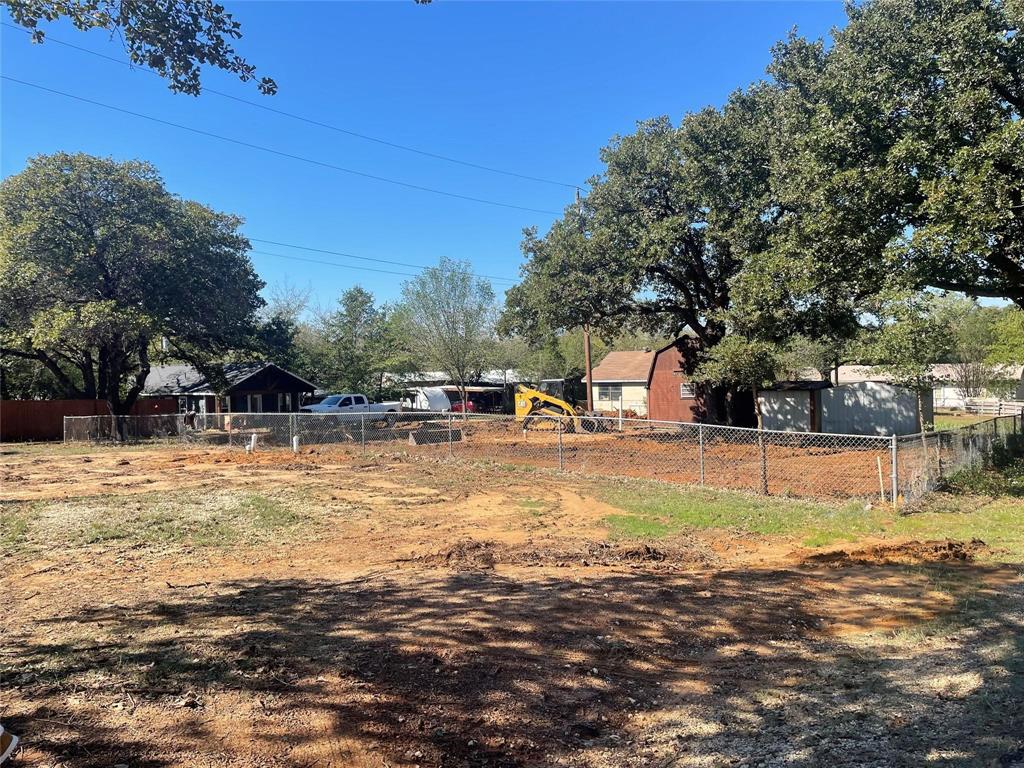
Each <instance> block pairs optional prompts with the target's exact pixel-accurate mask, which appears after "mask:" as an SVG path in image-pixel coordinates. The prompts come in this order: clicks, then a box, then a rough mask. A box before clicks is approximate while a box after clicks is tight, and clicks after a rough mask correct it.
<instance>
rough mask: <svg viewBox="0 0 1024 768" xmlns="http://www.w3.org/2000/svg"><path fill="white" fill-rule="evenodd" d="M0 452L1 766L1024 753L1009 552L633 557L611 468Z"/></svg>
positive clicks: (729, 545) (713, 538)
mask: <svg viewBox="0 0 1024 768" xmlns="http://www.w3.org/2000/svg"><path fill="white" fill-rule="evenodd" d="M0 450H2V452H3V455H0V504H2V507H0V515H2V516H3V518H2V522H3V526H2V527H0V557H2V559H0V567H2V573H0V591H2V594H3V595H4V610H3V611H2V612H0V630H2V633H3V643H2V645H0V679H2V689H0V718H2V720H3V722H4V724H5V726H6V727H7V728H9V729H10V730H12V731H14V732H16V733H19V734H21V735H22V736H23V737H24V744H25V746H24V749H23V750H22V751H21V752H20V754H19V755H18V757H17V763H16V764H17V765H33V766H37V765H38V766H56V765H64V766H69V767H70V766H118V765H123V766H131V767H132V768H135V767H136V766H137V767H139V768H145V767H148V766H172V765H173V766H271V765H281V766H357V767H359V766H414V765H420V766H423V768H427V766H508V767H510V768H511V767H512V766H595V767H598V768H612V767H614V766H653V767H655V768H669V766H734V765H735V766H751V767H752V766H764V767H765V768H768V767H772V768H774V767H775V766H779V767H781V766H804V767H807V768H810V767H811V766H919V765H935V766H1015V765H1019V764H1024V741H1022V739H1024V736H1022V734H1024V704H1022V702H1024V587H1022V566H1021V565H1020V563H1019V562H1017V561H1016V559H1015V557H1013V556H1006V555H1005V553H1004V554H1002V555H1001V554H1000V553H999V552H998V551H997V550H995V549H993V548H992V547H990V546H989V545H988V544H986V543H984V542H981V541H972V538H971V537H964V538H963V539H962V540H957V541H949V540H946V539H944V538H940V537H934V538H932V537H928V536H923V535H918V536H916V537H915V538H914V539H913V540H911V539H909V538H907V537H899V536H893V535H888V534H886V533H884V532H882V533H879V532H877V531H875V532H871V533H870V535H857V536H851V537H850V538H851V539H855V540H851V541H845V542H842V543H839V544H831V545H829V546H827V547H819V548H814V549H812V548H809V547H807V546H804V545H803V544H802V543H801V538H800V537H799V536H794V535H790V534H779V535H765V534H752V533H751V532H750V531H749V530H743V529H740V528H737V527H736V526H734V525H730V526H727V527H713V526H710V527H704V528H692V527H691V528H686V529H680V530H675V529H673V531H672V533H671V534H670V535H665V536H661V537H659V538H656V539H643V540H641V539H635V538H623V537H622V535H621V532H619V533H617V531H621V529H620V528H616V527H614V526H613V525H612V524H611V523H610V521H613V520H615V519H616V517H617V516H621V514H622V513H623V510H622V509H620V507H619V506H617V505H616V504H617V503H612V501H609V499H614V498H620V497H621V496H622V495H623V494H624V493H625V494H634V495H638V496H642V495H643V494H647V493H653V492H654V491H652V490H651V487H650V486H647V485H643V484H637V485H635V486H631V485H629V484H628V481H625V482H626V484H625V485H624V484H623V481H618V484H617V485H616V487H615V489H614V493H613V494H610V493H606V492H604V490H603V489H602V486H601V485H600V483H597V482H595V481H592V480H587V479H584V478H579V477H571V476H565V475H557V474H554V473H550V472H548V471H546V470H529V469H526V468H521V469H516V468H511V469H510V468H509V467H507V466H504V467H501V466H494V465H483V464H480V465H474V464H469V463H457V464H445V463H439V462H434V461H425V460H424V461H419V460H416V459H415V458H408V457H407V458H389V459H386V460H384V459H365V460H364V459H358V458H351V457H348V456H346V455H344V454H342V453H334V454H331V453H316V452H309V453H305V454H300V455H298V456H295V455H292V454H290V453H284V452H265V453H257V454H255V455H252V456H249V455H246V454H244V453H241V452H237V451H236V452H229V451H227V450H214V449H191V450H189V449H181V450H179V449H169V448H166V447H164V448H135V449H122V450H115V449H95V448H93V449H80V450H68V449H64V448H60V447H53V448H48V447H35V448H29V449H26V448H13V447H10V446H6V447H4V448H2V449H0ZM740 501H742V503H744V504H746V503H749V502H747V501H744V500H742V499H741V500H740ZM723 503H726V502H723ZM729 503H731V502H729ZM737 503H739V502H737ZM802 514H809V513H808V512H807V511H806V510H804V511H803V512H802ZM815 514H821V515H822V516H824V517H826V518H827V517H829V516H830V515H832V514H833V512H832V511H830V510H829V509H828V508H825V507H822V508H821V510H820V512H815ZM835 514H838V512H837V513H835ZM1000 514H1002V513H1000ZM1011 514H1012V512H1011Z"/></svg>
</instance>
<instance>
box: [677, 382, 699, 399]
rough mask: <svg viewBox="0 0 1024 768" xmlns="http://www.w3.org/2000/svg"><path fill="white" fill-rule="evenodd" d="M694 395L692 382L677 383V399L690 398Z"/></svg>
mask: <svg viewBox="0 0 1024 768" xmlns="http://www.w3.org/2000/svg"><path fill="white" fill-rule="evenodd" d="M693 397H695V395H694V392H693V384H689V383H684V384H680V385H679V399H680V400H690V399H692V398H693Z"/></svg>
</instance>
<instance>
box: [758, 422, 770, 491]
mask: <svg viewBox="0 0 1024 768" xmlns="http://www.w3.org/2000/svg"><path fill="white" fill-rule="evenodd" d="M757 452H758V455H759V459H760V461H761V493H762V494H763V495H765V496H767V495H768V450H767V448H766V447H765V444H764V430H762V429H761V428H760V427H758V429H757Z"/></svg>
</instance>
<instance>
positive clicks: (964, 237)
mask: <svg viewBox="0 0 1024 768" xmlns="http://www.w3.org/2000/svg"><path fill="white" fill-rule="evenodd" d="M1022 9H1024V6H1022V5H1021V4H1020V2H1017V1H1016V0H1006V2H1001V1H999V0H977V1H972V2H962V0H893V1H885V2H882V1H881V0H868V1H867V2H864V3H860V4H850V5H849V6H848V13H849V23H848V25H847V26H846V27H845V28H843V29H841V30H838V31H837V32H835V33H834V38H833V40H832V41H831V43H830V44H829V45H826V44H825V42H823V41H809V40H806V39H804V38H801V37H799V36H797V35H796V34H794V35H792V36H791V37H790V38H789V39H787V40H786V41H784V42H782V43H780V44H779V45H778V46H776V48H775V49H774V51H773V55H772V63H771V65H770V67H769V72H768V74H769V77H768V78H767V79H766V80H765V81H763V82H760V83H756V84H754V85H752V86H750V87H748V88H746V89H744V90H738V91H736V92H734V93H733V94H732V95H731V96H730V97H729V99H728V100H727V102H726V103H725V105H724V106H723V107H721V108H720V109H713V108H708V109H705V110H702V111H700V112H697V113H694V114H689V115H687V116H685V117H684V118H683V119H682V120H681V121H680V123H679V124H678V126H673V124H672V123H671V122H670V121H669V120H668V118H664V117H662V118H657V119H654V120H646V121H642V122H640V123H639V124H638V128H637V131H636V133H634V134H632V135H630V136H625V137H615V138H614V139H613V140H612V142H611V144H610V145H609V146H608V147H607V148H605V149H604V150H603V151H602V153H601V159H602V161H603V162H604V164H605V170H604V172H603V173H602V174H601V175H599V176H597V177H595V178H594V179H592V180H591V189H590V192H589V193H588V194H587V195H586V196H585V197H584V199H582V200H581V201H579V202H578V203H577V204H574V205H573V206H570V207H569V208H567V209H566V212H565V215H564V216H563V217H562V218H561V219H559V220H558V221H556V222H555V223H554V224H553V226H552V227H551V229H550V230H549V231H548V232H547V233H546V234H543V235H541V234H539V233H538V231H537V230H535V229H531V230H527V231H526V233H525V237H524V239H523V251H524V253H525V255H526V256H527V263H526V264H525V266H524V268H523V272H522V276H523V277H522V281H521V283H520V284H519V285H517V286H516V287H515V288H513V289H512V290H511V291H510V292H509V294H508V300H507V302H506V307H507V309H506V313H505V316H504V318H503V321H502V329H503V330H504V331H506V332H519V333H524V334H527V335H529V336H531V337H532V336H543V335H544V334H545V333H551V332H558V331H561V330H565V329H570V328H578V327H583V326H587V325H589V326H591V327H593V328H594V329H595V330H597V331H598V332H599V333H601V334H602V335H604V336H610V335H614V334H615V333H617V332H620V331H622V330H623V329H629V328H643V329H645V330H649V331H654V332H657V333H660V334H669V335H674V334H677V333H679V331H680V330H681V329H682V328H683V327H684V326H686V327H689V328H690V329H692V331H693V332H694V333H695V335H696V339H697V348H698V350H699V352H700V353H701V354H703V355H705V356H706V355H708V354H709V353H710V351H711V350H712V349H713V348H714V347H715V345H717V344H718V343H720V342H721V341H722V339H724V338H726V337H727V336H728V335H730V334H736V335H738V336H740V337H742V338H744V339H747V340H748V341H753V340H761V341H765V342H770V343H776V344H779V345H781V346H788V344H789V340H790V339H791V338H792V337H794V336H797V335H802V336H804V337H807V338H811V339H814V340H815V341H816V342H820V343H821V344H823V345H824V346H825V348H826V349H825V350H817V351H815V352H814V354H813V357H815V358H820V357H821V354H819V353H822V352H824V354H825V355H826V356H830V357H831V359H830V360H827V361H823V360H819V361H818V362H816V363H815V365H816V366H818V367H825V366H824V365H823V363H825V362H828V364H829V365H831V366H834V365H836V364H838V363H840V362H842V361H843V358H844V357H845V356H846V354H847V353H848V351H849V349H850V347H849V343H848V342H849V341H850V340H851V339H855V338H857V337H858V335H859V334H860V333H861V332H862V329H863V328H864V326H865V325H868V326H870V325H871V320H872V315H871V312H872V307H874V306H877V304H878V295H879V294H880V293H884V292H888V293H892V292H893V291H906V292H913V291H920V290H923V289H939V290H946V291H959V292H963V293H966V294H967V295H969V296H998V297H1005V298H1007V299H1009V300H1011V301H1013V302H1016V303H1017V304H1018V305H1021V306H1024V182H1022V179H1024V128H1022V122H1021V109H1022V105H1024V74H1022V73H1024V39H1022V38H1021V36H1020V34H1019V30H1020V26H1021V19H1022ZM830 350H831V351H832V354H831V355H829V351H830ZM808 351H809V350H804V352H805V353H806V352H808ZM738 383H739V382H734V384H738Z"/></svg>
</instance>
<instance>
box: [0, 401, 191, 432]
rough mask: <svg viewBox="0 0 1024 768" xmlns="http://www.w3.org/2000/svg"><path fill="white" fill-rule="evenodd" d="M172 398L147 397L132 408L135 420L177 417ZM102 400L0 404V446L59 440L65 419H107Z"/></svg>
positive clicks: (107, 410)
mask: <svg viewBox="0 0 1024 768" xmlns="http://www.w3.org/2000/svg"><path fill="white" fill-rule="evenodd" d="M177 410H178V401H177V399H176V398H173V397H152V398H150V397H147V398H144V399H142V400H138V401H136V403H135V405H134V406H133V407H132V414H133V415H135V416H148V415H150V414H160V413H176V412H177ZM109 413H110V409H109V408H107V404H106V402H105V401H103V400H0V442H14V441H19V440H62V439H63V438H64V417H65V416H106V415H108V414H109Z"/></svg>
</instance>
